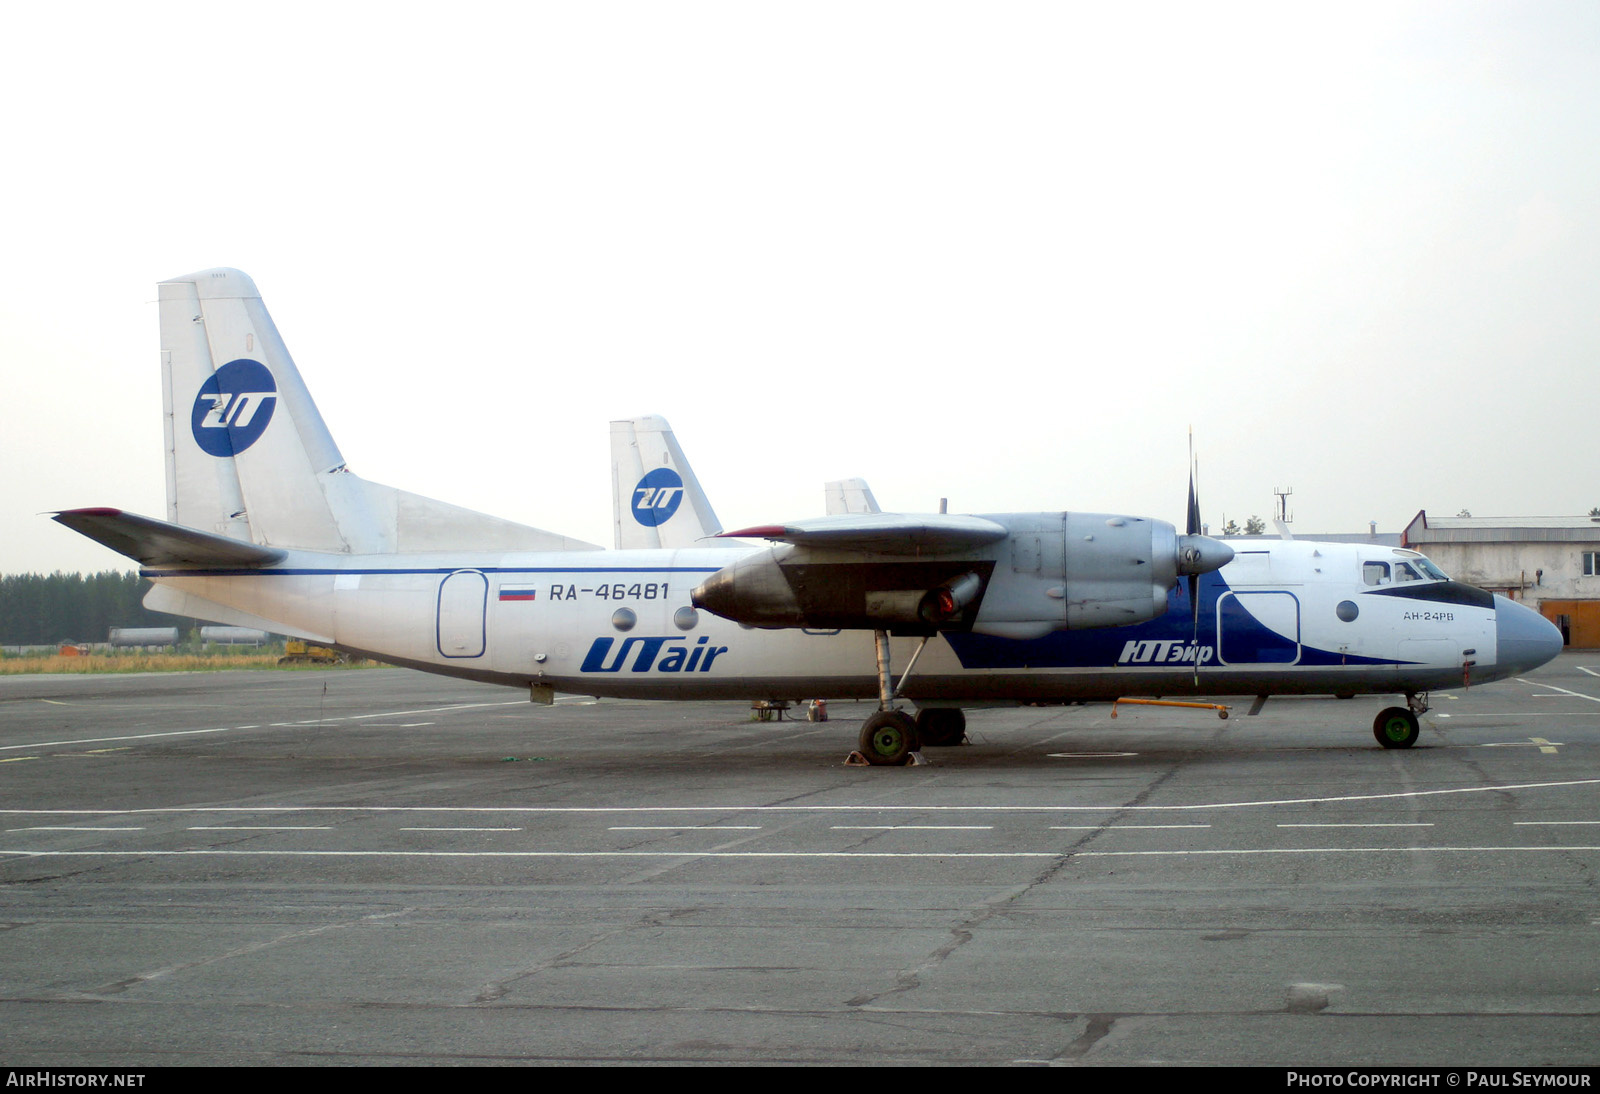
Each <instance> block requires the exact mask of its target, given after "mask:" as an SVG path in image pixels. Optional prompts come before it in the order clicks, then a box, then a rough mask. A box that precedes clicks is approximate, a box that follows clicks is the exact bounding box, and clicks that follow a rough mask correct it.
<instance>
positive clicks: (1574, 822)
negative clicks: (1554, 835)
mask: <svg viewBox="0 0 1600 1094" xmlns="http://www.w3.org/2000/svg"><path fill="white" fill-rule="evenodd" d="M1511 823H1512V824H1513V825H1534V824H1600V820H1592V821H1512V822H1511Z"/></svg>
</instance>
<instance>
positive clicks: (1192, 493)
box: [1184, 429, 1200, 536]
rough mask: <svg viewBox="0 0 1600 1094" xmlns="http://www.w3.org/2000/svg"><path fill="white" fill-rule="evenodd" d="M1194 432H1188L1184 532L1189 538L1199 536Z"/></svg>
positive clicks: (1198, 497) (1198, 500)
mask: <svg viewBox="0 0 1600 1094" xmlns="http://www.w3.org/2000/svg"><path fill="white" fill-rule="evenodd" d="M1194 473H1195V462H1194V430H1192V429H1191V430H1190V431H1189V524H1188V527H1187V528H1185V529H1184V531H1186V532H1188V533H1189V534H1190V535H1191V536H1198V535H1199V534H1200V494H1199V492H1198V491H1196V489H1195V485H1194Z"/></svg>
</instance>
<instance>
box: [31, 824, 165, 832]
mask: <svg viewBox="0 0 1600 1094" xmlns="http://www.w3.org/2000/svg"><path fill="white" fill-rule="evenodd" d="M6 831H7V832H143V831H144V829H143V828H132V827H118V828H112V827H105V826H101V827H96V826H93V825H88V824H39V825H35V826H33V827H32V828H7V829H6Z"/></svg>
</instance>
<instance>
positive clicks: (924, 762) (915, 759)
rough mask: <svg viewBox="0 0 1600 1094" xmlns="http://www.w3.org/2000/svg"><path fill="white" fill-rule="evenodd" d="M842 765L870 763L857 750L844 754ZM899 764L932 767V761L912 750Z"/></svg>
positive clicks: (860, 765)
mask: <svg viewBox="0 0 1600 1094" xmlns="http://www.w3.org/2000/svg"><path fill="white" fill-rule="evenodd" d="M844 766H846V767H871V766H872V764H870V763H868V762H867V758H866V757H865V756H863V755H862V754H861V753H860V752H859V751H852V752H851V753H850V755H848V756H846V757H845V758H844ZM900 766H901V767H932V766H933V761H932V760H930V759H928V758H927V757H926V756H924V755H923V754H922V753H921V752H912V753H910V754H908V755H907V756H906V762H905V763H903V764H901V765H900Z"/></svg>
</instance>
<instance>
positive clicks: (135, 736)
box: [0, 699, 527, 752]
mask: <svg viewBox="0 0 1600 1094" xmlns="http://www.w3.org/2000/svg"><path fill="white" fill-rule="evenodd" d="M526 702H527V701H526V700H524V699H515V700H512V701H510V702H502V703H456V704H454V705H452V706H447V707H428V708H425V709H421V710H387V711H383V712H381V713H378V714H345V715H339V716H337V717H332V716H330V717H327V718H307V719H305V720H304V721H299V722H269V723H267V725H266V726H262V725H250V726H214V727H212V728H210V729H174V730H168V731H167V732H164V733H124V734H121V735H119V736H116V737H84V738H82V739H80V740H76V741H36V742H33V743H32V744H25V745H0V752H12V751H15V750H17V749H23V748H29V749H33V748H65V747H67V746H70V745H97V744H106V743H108V742H111V741H148V740H155V739H158V738H161V737H196V736H203V735H205V734H208V733H232V732H233V731H235V730H239V729H264V728H272V729H298V728H301V727H303V726H323V725H331V724H332V723H334V722H358V721H362V720H363V719H366V718H398V717H400V716H401V715H405V714H437V713H439V712H441V711H446V710H472V709H475V708H478V707H510V706H524V705H526ZM431 724H432V723H430V722H417V723H415V725H431Z"/></svg>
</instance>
